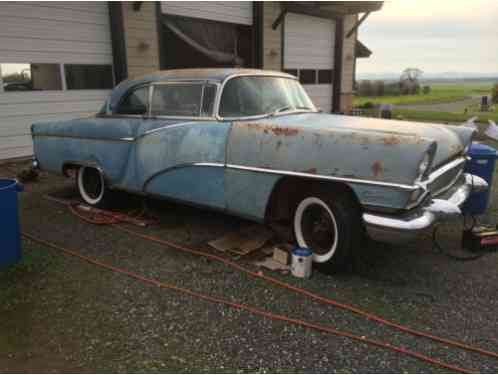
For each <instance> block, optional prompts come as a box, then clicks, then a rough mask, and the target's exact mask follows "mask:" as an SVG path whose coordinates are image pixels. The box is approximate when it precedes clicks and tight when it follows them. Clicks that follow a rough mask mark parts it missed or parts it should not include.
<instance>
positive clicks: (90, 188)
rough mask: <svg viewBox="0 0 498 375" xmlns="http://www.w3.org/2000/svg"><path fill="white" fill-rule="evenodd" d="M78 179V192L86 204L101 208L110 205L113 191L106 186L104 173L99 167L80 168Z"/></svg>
mask: <svg viewBox="0 0 498 375" xmlns="http://www.w3.org/2000/svg"><path fill="white" fill-rule="evenodd" d="M76 180H77V181H76V184H77V187H78V192H79V193H80V196H81V198H82V199H83V201H85V203H86V204H88V205H90V206H95V207H101V208H104V207H107V206H108V205H109V202H110V195H111V193H110V191H109V189H108V188H107V186H106V183H105V179H104V175H103V174H102V173H101V172H100V171H99V170H98V169H97V168H92V167H80V168H78V176H77V179H76Z"/></svg>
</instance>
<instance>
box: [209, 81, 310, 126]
mask: <svg viewBox="0 0 498 375" xmlns="http://www.w3.org/2000/svg"><path fill="white" fill-rule="evenodd" d="M239 77H275V78H287V79H291V80H294V81H297V82H299V80H298V79H297V78H296V77H294V76H291V75H288V74H287V73H282V74H279V73H278V72H260V73H257V72H251V73H234V74H231V75H229V76H228V77H226V78H225V79H224V80H223V82H222V83H221V85H220V87H219V90H218V92H217V94H216V100H215V111H214V113H215V114H216V115H215V116H216V118H217V119H218V120H219V121H244V120H257V119H262V118H265V117H268V116H270V115H272V117H273V116H275V117H277V116H282V115H288V114H293V113H319V112H320V111H319V110H318V109H317V108H316V106H315V103H313V102H312V101H311V99H310V98H309V97H308V99H310V102H311V103H312V104H313V107H314V108H313V110H303V109H294V110H289V111H284V112H280V113H277V114H273V113H272V112H270V113H264V114H260V115H254V116H233V117H223V116H221V115H220V104H221V97H222V95H223V91H224V89H225V85H226V84H227V83H228V82H229V81H230V80H232V79H234V78H239ZM306 95H308V94H306Z"/></svg>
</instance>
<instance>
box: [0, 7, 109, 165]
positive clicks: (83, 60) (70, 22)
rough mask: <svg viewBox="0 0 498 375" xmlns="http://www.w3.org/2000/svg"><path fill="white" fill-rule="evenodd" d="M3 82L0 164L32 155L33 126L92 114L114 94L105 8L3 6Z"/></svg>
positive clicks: (0, 67) (0, 40) (0, 83)
mask: <svg viewBox="0 0 498 375" xmlns="http://www.w3.org/2000/svg"><path fill="white" fill-rule="evenodd" d="M0 77H1V80H0V159H6V158H15V157H21V156H27V155H31V154H32V144H31V137H30V135H29V129H30V125H31V124H32V123H33V122H35V121H46V120H47V121H52V120H63V119H70V118H75V117H80V116H86V115H90V114H92V113H95V112H97V111H98V109H99V108H100V106H101V105H102V103H103V101H104V100H105V98H106V96H107V95H108V93H109V89H110V88H112V86H113V78H112V77H113V74H112V49H111V38H110V27H109V14H108V9H107V3H106V2H101V3H98V2H95V3H92V2H54V3H51V2H36V3H30V2H4V3H2V5H1V6H0Z"/></svg>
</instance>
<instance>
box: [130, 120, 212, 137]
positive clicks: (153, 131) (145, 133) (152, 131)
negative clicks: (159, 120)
mask: <svg viewBox="0 0 498 375" xmlns="http://www.w3.org/2000/svg"><path fill="white" fill-rule="evenodd" d="M194 124H195V125H196V122H195V121H188V122H181V123H179V124H172V125H165V126H161V127H160V128H155V129H151V130H147V131H146V132H144V133H143V134H141V135H139V136H138V137H136V138H135V139H138V138H142V137H145V136H146V135H150V134H154V133H157V132H160V131H162V130H168V129H174V128H179V127H182V126H186V125H194ZM199 124H202V123H199Z"/></svg>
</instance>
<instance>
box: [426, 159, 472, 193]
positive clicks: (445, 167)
mask: <svg viewBox="0 0 498 375" xmlns="http://www.w3.org/2000/svg"><path fill="white" fill-rule="evenodd" d="M465 161H466V159H465V157H460V158H458V159H455V160H453V161H451V162H449V163H447V164H445V165H443V166H442V167H441V168H439V169H436V170H435V171H434V172H432V173H431V174H430V175H429V178H427V179H426V180H424V181H421V182H420V184H421V185H425V186H426V185H428V184H430V183H432V182H434V181H435V180H437V179H438V178H439V177H441V176H442V175H443V174H445V173H446V172H448V171H449V170H451V169H453V168H456V167H457V166H459V165H460V164H464V163H465Z"/></svg>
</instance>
